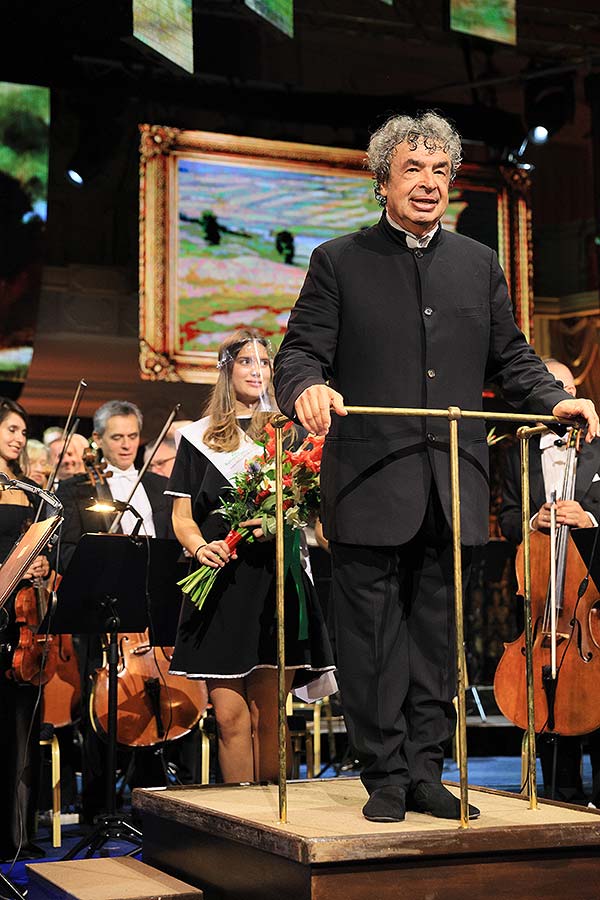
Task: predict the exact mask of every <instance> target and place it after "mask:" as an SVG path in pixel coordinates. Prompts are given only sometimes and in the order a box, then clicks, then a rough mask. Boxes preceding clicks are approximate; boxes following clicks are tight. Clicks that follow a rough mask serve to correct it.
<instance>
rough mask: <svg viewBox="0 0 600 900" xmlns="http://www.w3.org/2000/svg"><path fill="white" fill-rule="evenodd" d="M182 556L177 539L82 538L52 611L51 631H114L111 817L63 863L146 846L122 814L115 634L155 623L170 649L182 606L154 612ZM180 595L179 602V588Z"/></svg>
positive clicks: (108, 807) (110, 709)
mask: <svg viewBox="0 0 600 900" xmlns="http://www.w3.org/2000/svg"><path fill="white" fill-rule="evenodd" d="M180 554H181V547H180V546H179V544H178V543H177V541H173V540H164V539H158V538H144V537H139V536H135V537H134V536H130V535H123V534H84V535H83V537H82V538H81V539H80V541H79V543H78V544H77V547H76V548H75V552H74V554H73V557H72V559H71V562H70V563H69V566H68V568H67V571H66V572H65V574H64V576H63V578H62V581H61V583H60V585H59V588H58V591H57V603H56V607H55V609H54V611H53V612H52V613H51V615H52V626H51V629H52V633H53V634H105V633H108V634H109V642H108V650H107V656H108V723H107V735H106V739H107V749H106V797H105V805H106V814H105V815H102V816H100V817H99V818H98V819H97V824H96V825H95V827H94V829H93V830H92V832H91V834H90V835H88V836H86V837H85V838H82V840H81V841H79V843H78V844H76V845H75V847H73V848H72V849H71V850H70V851H69V852H68V853H67V854H66V855H65V856H64V857H63V858H64V859H74V858H75V857H76V856H77V855H78V854H79V853H80V852H81V851H82V850H84V849H85V848H86V847H87V848H88V849H87V853H86V856H87V857H89V856H91V855H92V854H93V853H94V852H96V851H97V850H99V849H100V848H101V847H103V846H104V845H105V844H106V843H107V842H108V841H109V840H112V839H115V838H119V839H121V840H126V841H128V842H130V843H132V844H135V845H136V846H140V845H141V839H142V834H141V832H140V831H139V830H138V829H137V828H135V827H134V826H133V825H131V824H130V823H129V822H127V821H126V820H125V819H124V818H123V817H121V816H119V815H117V800H116V796H117V794H116V777H115V775H116V772H115V769H116V750H117V698H118V683H117V677H118V676H117V670H118V660H119V644H118V634H119V632H126V631H132V632H141V631H145V630H146V628H147V627H148V624H149V619H150V620H151V621H152V624H153V625H154V628H153V634H152V642H153V643H154V642H157V643H160V644H161V646H165V645H167V644H168V643H169V639H171V638H173V640H174V633H175V631H176V628H177V617H178V612H179V605H180V603H176V604H175V603H172V602H169V603H168V607H169V610H170V611H169V612H168V613H167V614H166V615H164V614H163V616H162V619H161V622H160V624H159V623H158V619H159V617H158V615H157V614H156V613H155V611H156V610H158V609H160V608H161V606H164V605H165V604H164V600H165V596H168V594H167V586H168V587H169V588H170V591H169V593H172V592H173V591H175V590H176V580H177V578H176V576H174V575H173V574H171V575H170V576H169V571H170V572H171V573H173V566H174V565H175V563H176V562H177V559H178V558H179V556H180ZM163 591H164V592H165V593H164V594H163ZM173 596H175V594H173ZM176 596H177V598H178V600H180V597H181V595H180V594H179V592H178V590H177V594H176ZM161 600H162V603H160V601H161ZM155 614H156V620H157V621H155Z"/></svg>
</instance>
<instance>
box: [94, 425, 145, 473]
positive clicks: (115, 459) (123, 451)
mask: <svg viewBox="0 0 600 900" xmlns="http://www.w3.org/2000/svg"><path fill="white" fill-rule="evenodd" d="M94 440H95V442H96V443H97V444H98V446H99V447H100V449H101V450H102V453H103V455H104V458H105V459H106V460H107V461H108V462H109V463H110V464H111V466H114V467H115V469H128V468H129V466H132V465H133V463H134V460H135V457H136V454H137V452H138V447H139V446H140V430H139V428H138V423H137V419H136V417H135V416H134V415H131V416H111V417H110V419H109V420H108V422H107V423H106V428H105V429H104V434H103V435H102V436H100V435H99V434H98V432H97V431H95V432H94Z"/></svg>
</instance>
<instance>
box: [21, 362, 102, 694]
mask: <svg viewBox="0 0 600 900" xmlns="http://www.w3.org/2000/svg"><path fill="white" fill-rule="evenodd" d="M86 387H87V385H86V383H85V381H84V380H83V379H82V380H81V381H80V382H79V383H78V385H77V388H76V390H75V395H74V397H73V402H72V404H71V409H70V411H69V415H68V417H67V423H66V425H65V428H64V430H63V438H64V437H65V436H66V440H65V441H64V445H63V449H62V452H61V454H60V456H59V459H58V460H57V461H56V464H55V467H54V469H53V470H52V472H50V474H49V476H48V486H47V487H48V489H49V490H51V491H52V490H53V485H54V483H55V479H56V473H57V471H58V468H59V466H60V463H61V461H62V457H63V454H64V452H65V450H66V448H67V446H68V442H69V440H70V436H71V435H72V433H73V432H74V431H75V429H76V427H77V421H73V420H74V419H75V416H76V413H77V409H78V407H79V404H80V402H81V398H82V396H83V392H84V391H85V389H86ZM42 508H43V503H39V504H38V508H37V513H36V515H35V519H34V522H37V521H38V520H39V518H40V515H41V513H42ZM58 579H59V576H57V575H56V574H55V573H52V574H51V577H50V578H49V580H48V584H49V585H51V588H52V591H54V590H56V588H57V586H58ZM49 599H50V591H48V590H47V589H46V587H45V585H44V580H43V579H41V578H34V579H32V582H31V585H27V586H24V587H22V588H21V589H20V590H19V591H17V594H16V596H15V619H16V622H17V624H18V625H19V641H18V644H17V647H16V648H15V651H14V653H13V658H12V666H11V668H10V669H9V670H8V672H7V673H6V674H7V677H8V678H11V679H12V680H14V681H17V682H19V683H20V684H33V685H36V686H39V685H47V684H48V682H49V681H50V680H51V679H53V678H54V676H55V674H56V672H57V669H58V667H59V664H60V657H59V656H58V654H57V647H58V645H56V644H55V639H54V637H53V635H51V634H46V633H40V632H39V627H40V625H41V623H42V621H43V620H44V618H45V616H46V613H47V611H48V603H49Z"/></svg>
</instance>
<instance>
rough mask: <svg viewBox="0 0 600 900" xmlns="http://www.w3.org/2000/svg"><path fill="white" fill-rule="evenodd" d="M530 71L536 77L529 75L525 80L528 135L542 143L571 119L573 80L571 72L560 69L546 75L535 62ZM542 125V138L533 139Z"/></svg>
mask: <svg viewBox="0 0 600 900" xmlns="http://www.w3.org/2000/svg"><path fill="white" fill-rule="evenodd" d="M530 72H531V73H532V74H533V73H535V74H536V77H531V75H530V77H529V78H528V80H527V82H526V84H525V90H524V101H525V123H526V125H527V128H528V130H529V132H530V135H531V141H532V143H540V144H543V143H545V142H546V140H548V138H549V137H552V136H553V135H555V134H556V133H557V131H560V129H561V128H562V127H563V126H564V125H566V124H567V122H572V121H573V117H574V115H575V84H574V77H573V73H572V72H561V73H556V74H553V75H546V74H545V73H544V70H543V69H539V68H537V67H535V66H532V67H531V68H530ZM540 127H543V129H544V132H545V136H544V138H543V140H539V139H537V140H536V137H535V136H534V135H535V132H536V131H537V129H538V128H540Z"/></svg>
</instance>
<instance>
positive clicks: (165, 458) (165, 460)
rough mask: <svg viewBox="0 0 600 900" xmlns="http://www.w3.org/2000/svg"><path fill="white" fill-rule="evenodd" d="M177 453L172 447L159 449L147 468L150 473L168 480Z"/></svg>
mask: <svg viewBox="0 0 600 900" xmlns="http://www.w3.org/2000/svg"><path fill="white" fill-rule="evenodd" d="M176 456H177V453H176V451H175V448H174V447H169V446H166V447H159V448H158V450H157V451H156V454H155V456H154V458H153V460H152V462H151V463H150V465H149V466H148V469H149V471H150V472H154V474H155V475H162V476H164V478H170V477H171V472H172V471H173V466H174V465H175V457H176Z"/></svg>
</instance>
